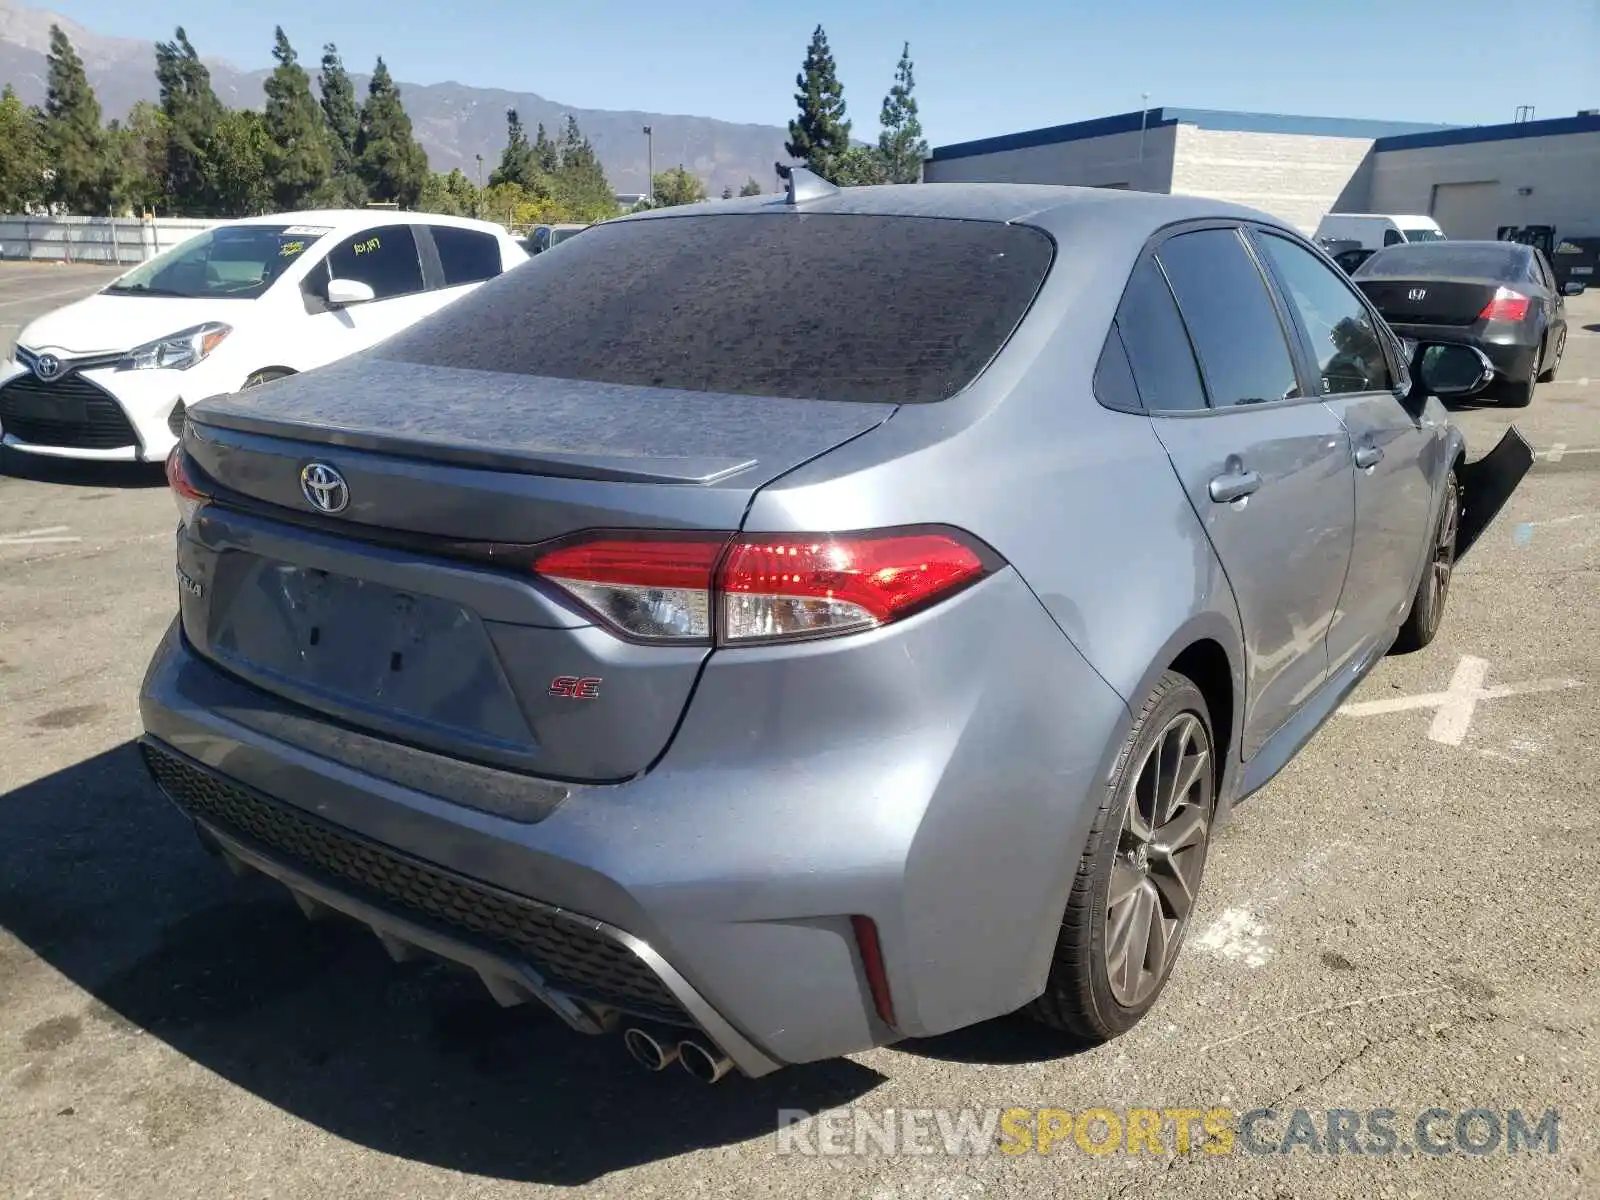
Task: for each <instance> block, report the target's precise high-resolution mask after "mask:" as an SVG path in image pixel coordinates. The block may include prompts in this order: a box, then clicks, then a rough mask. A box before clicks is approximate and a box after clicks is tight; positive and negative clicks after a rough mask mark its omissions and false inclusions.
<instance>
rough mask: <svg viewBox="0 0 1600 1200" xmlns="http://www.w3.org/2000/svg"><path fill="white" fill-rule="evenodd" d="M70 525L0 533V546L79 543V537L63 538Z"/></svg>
mask: <svg viewBox="0 0 1600 1200" xmlns="http://www.w3.org/2000/svg"><path fill="white" fill-rule="evenodd" d="M70 528H71V526H70V525H51V526H48V527H46V528H44V529H23V530H20V531H18V532H17V533H0V546H53V545H57V544H59V543H61V542H81V541H83V539H82V538H81V537H63V536H61V535H63V534H65V533H66V532H67V530H68V529H70Z"/></svg>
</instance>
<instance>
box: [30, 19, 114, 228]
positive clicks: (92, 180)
mask: <svg viewBox="0 0 1600 1200" xmlns="http://www.w3.org/2000/svg"><path fill="white" fill-rule="evenodd" d="M47 62H48V64H49V81H48V91H47V92H46V96H45V102H44V115H43V120H42V122H41V128H40V131H39V132H40V140H41V141H42V142H43V144H44V152H45V155H46V157H47V161H48V162H49V165H50V167H51V169H52V170H53V172H54V176H53V178H52V179H51V182H50V198H51V199H52V200H54V201H55V202H57V203H58V204H62V205H64V206H65V207H66V208H67V209H68V210H69V211H70V212H74V213H80V214H84V215H88V216H96V215H99V216H103V215H105V213H106V210H107V208H108V207H109V206H110V204H111V196H112V191H113V183H114V174H113V171H112V160H111V145H110V139H109V138H108V136H107V134H106V131H105V129H104V128H102V127H101V125H100V101H98V100H97V99H95V95H94V89H93V88H91V87H90V86H89V77H88V75H86V74H85V73H84V70H83V59H81V58H79V57H78V52H77V51H76V50H74V49H73V48H72V42H71V41H70V40H69V39H68V37H67V35H66V34H65V33H63V32H62V31H61V27H60V26H59V25H52V26H50V54H49V58H48V59H47Z"/></svg>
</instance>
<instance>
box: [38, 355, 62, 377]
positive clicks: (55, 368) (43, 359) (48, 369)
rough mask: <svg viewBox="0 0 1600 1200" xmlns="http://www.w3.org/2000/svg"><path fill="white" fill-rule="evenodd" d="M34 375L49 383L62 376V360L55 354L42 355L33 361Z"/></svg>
mask: <svg viewBox="0 0 1600 1200" xmlns="http://www.w3.org/2000/svg"><path fill="white" fill-rule="evenodd" d="M33 373H34V374H35V375H37V376H38V377H39V378H40V379H42V380H44V381H45V382H46V383H49V382H50V380H52V379H54V378H55V377H56V376H57V375H59V374H61V360H60V359H59V358H57V357H56V356H55V355H54V354H41V355H39V357H38V358H36V359H34V360H33Z"/></svg>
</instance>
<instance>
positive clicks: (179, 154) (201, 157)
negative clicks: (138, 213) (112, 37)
mask: <svg viewBox="0 0 1600 1200" xmlns="http://www.w3.org/2000/svg"><path fill="white" fill-rule="evenodd" d="M156 80H157V81H158V82H159V83H160V85H161V111H162V113H163V114H164V115H165V116H166V118H167V170H166V176H167V178H166V193H167V200H168V203H169V204H170V205H171V207H172V208H173V210H174V211H175V212H177V213H179V214H182V215H187V216H214V215H216V214H215V213H214V212H213V211H212V210H213V209H214V208H215V207H216V204H217V193H216V191H215V190H214V188H213V187H212V184H213V182H214V181H215V180H217V179H218V178H219V177H220V175H219V170H218V168H217V166H216V164H215V163H213V162H212V157H213V152H214V149H215V148H214V146H213V143H214V142H215V140H216V137H217V129H218V126H219V124H220V123H221V121H222V117H223V111H224V110H223V107H222V102H221V101H220V100H218V99H217V94H216V93H215V92H214V91H212V90H211V72H210V71H208V70H206V65H205V64H204V63H203V62H201V61H200V56H199V55H198V54H196V53H195V49H194V47H193V46H192V45H190V43H189V35H188V34H187V33H185V32H184V31H183V26H181V25H180V26H179V27H178V30H177V36H176V38H175V39H174V40H173V41H170V42H157V43H156ZM227 186H228V187H230V188H231V189H232V190H233V191H235V192H237V191H238V190H239V189H240V188H241V187H243V188H245V189H246V190H248V188H249V187H250V186H251V184H250V182H249V181H233V182H230V183H229V184H228V185H227Z"/></svg>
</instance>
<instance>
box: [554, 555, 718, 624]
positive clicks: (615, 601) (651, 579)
mask: <svg viewBox="0 0 1600 1200" xmlns="http://www.w3.org/2000/svg"><path fill="white" fill-rule="evenodd" d="M730 536H731V535H729V534H726V533H718V534H709V535H693V534H691V535H688V536H678V537H670V538H668V537H650V538H646V537H640V536H637V535H629V534H617V535H604V536H597V537H594V538H591V539H586V540H583V541H575V542H572V543H570V544H568V545H565V546H562V547H560V548H559V549H555V550H551V551H549V552H547V553H545V554H542V555H540V556H539V558H538V560H537V561H535V562H534V564H533V569H534V570H535V571H536V572H538V573H539V574H540V575H543V576H544V577H545V578H546V579H548V580H550V581H551V582H552V583H557V584H560V585H561V586H562V587H563V588H565V589H566V590H567V591H568V592H570V593H571V594H572V596H573V598H574V599H576V600H578V601H579V602H581V603H582V604H583V605H584V606H585V607H587V608H589V609H591V610H592V611H594V612H595V613H596V614H597V615H599V616H601V617H603V618H604V619H605V620H606V621H607V622H609V623H610V624H611V625H613V626H615V627H616V628H618V629H620V630H621V631H622V632H624V633H627V634H629V635H631V636H633V637H637V638H648V639H650V640H652V641H666V640H670V641H683V640H691V641H705V640H707V639H709V638H710V637H711V585H712V580H713V578H714V577H715V571H716V566H717V559H718V558H719V557H720V556H721V554H722V548H723V547H724V546H725V545H727V543H728V538H729V537H730Z"/></svg>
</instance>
